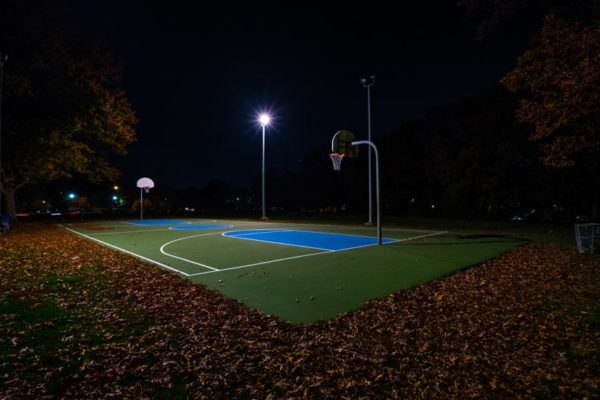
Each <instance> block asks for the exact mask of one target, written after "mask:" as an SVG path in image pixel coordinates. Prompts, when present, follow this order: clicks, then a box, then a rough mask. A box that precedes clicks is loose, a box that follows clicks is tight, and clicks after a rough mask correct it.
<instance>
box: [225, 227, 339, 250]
mask: <svg viewBox="0 0 600 400" xmlns="http://www.w3.org/2000/svg"><path fill="white" fill-rule="evenodd" d="M229 232H240V231H227V232H223V233H222V234H221V235H223V236H224V237H230V238H234V239H242V240H251V241H253V242H261V243H271V244H279V245H282V246H288V247H300V248H302V249H314V250H323V251H331V249H324V248H321V247H314V246H301V245H299V244H291V243H283V242H275V241H272V240H264V239H253V238H247V237H245V236H250V235H254V234H256V235H261V234H265V233H276V232H294V230H293V229H278V230H274V231H273V230H271V231H269V232H259V233H248V234H246V235H235V236H229V235H226V233H229ZM299 232H308V231H299Z"/></svg>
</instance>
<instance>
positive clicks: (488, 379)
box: [0, 226, 600, 399]
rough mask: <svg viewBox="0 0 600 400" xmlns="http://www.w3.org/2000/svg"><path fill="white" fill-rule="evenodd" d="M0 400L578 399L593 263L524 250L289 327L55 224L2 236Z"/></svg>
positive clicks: (597, 360) (591, 332) (597, 349)
mask: <svg viewBox="0 0 600 400" xmlns="http://www.w3.org/2000/svg"><path fill="white" fill-rule="evenodd" d="M0 270H1V274H0V293H2V294H1V295H0V398H11V399H19V398H46V397H47V398H109V397H110V398H115V397H116V398H186V397H189V398H200V399H221V398H222V399H233V398H267V399H274V398H298V399H300V398H310V399H315V398H337V399H358V398H373V399H374V398H426V399H434V398H440V399H448V398H460V399H464V398H517V397H541V398H585V397H593V396H598V395H599V394H600V387H599V385H600V376H599V375H598V373H597V372H598V369H599V366H600V322H599V321H600V319H599V318H600V308H599V307H598V296H599V295H600V273H599V272H600V262H599V260H598V258H597V257H596V258H591V257H584V256H580V255H578V254H577V253H576V252H575V250H574V249H573V248H561V247H559V246H556V245H541V244H531V245H527V246H523V247H521V248H518V249H516V250H514V251H512V252H510V253H508V254H505V255H504V256H501V257H499V258H498V259H496V260H493V261H490V262H487V263H484V264H483V265H480V266H476V267H473V268H470V269H468V270H465V271H463V272H460V273H457V274H454V275H452V276H450V277H446V278H443V279H439V280H437V281H435V282H431V283H429V284H425V285H422V286H420V287H418V288H415V289H412V290H406V291H403V292H399V293H396V294H394V295H390V296H387V297H385V298H382V299H378V300H374V301H371V302H369V303H368V304H366V305H364V306H363V307H362V308H361V309H359V310H357V311H355V312H351V313H348V314H346V315H341V316H339V317H337V318H335V319H333V320H330V321H323V322H318V323H315V324H311V325H292V324H289V323H285V322H282V321H279V320H277V319H276V318H273V317H271V316H268V315H264V314H262V313H260V312H258V311H255V310H251V309H248V308H247V307H245V306H244V305H243V304H241V303H239V302H237V301H235V300H231V299H227V298H224V297H223V296H222V295H220V294H219V293H218V292H215V291H212V290H208V289H206V288H205V287H203V286H200V285H195V284H192V283H190V282H188V281H186V280H184V279H182V278H180V277H177V276H175V275H173V274H170V273H166V272H164V271H161V270H160V269H158V268H157V267H155V266H153V265H150V264H146V263H144V262H141V261H139V260H137V259H135V258H132V257H129V256H127V255H123V254H120V253H117V252H114V251H112V250H109V249H107V248H104V247H101V246H99V245H97V244H95V243H93V242H91V241H86V240H85V239H82V238H78V237H76V236H73V235H71V234H69V233H67V232H66V231H63V230H60V228H56V227H50V226H47V227H39V226H38V227H21V228H19V230H18V231H15V232H12V233H10V234H7V235H2V236H0Z"/></svg>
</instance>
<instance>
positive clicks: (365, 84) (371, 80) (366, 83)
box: [360, 75, 375, 225]
mask: <svg viewBox="0 0 600 400" xmlns="http://www.w3.org/2000/svg"><path fill="white" fill-rule="evenodd" d="M360 83H362V85H363V87H365V88H367V119H368V128H369V129H368V132H369V139H368V140H369V142H371V86H373V85H374V84H375V75H371V76H369V77H368V78H362V79H361V80H360ZM371 151H372V150H371V146H369V222H367V224H369V225H373V184H372V183H371Z"/></svg>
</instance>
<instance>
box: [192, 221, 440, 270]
mask: <svg viewBox="0 0 600 400" xmlns="http://www.w3.org/2000/svg"><path fill="white" fill-rule="evenodd" d="M446 233H448V231H442V232H435V233H430V234H428V235H421V236H413V237H410V238H405V239H398V240H395V241H393V242H388V243H386V244H385V245H388V244H392V243H398V242H406V241H409V240H415V239H421V238H424V237H430V236H437V235H443V234H446ZM233 237H235V236H233ZM370 246H376V244H367V245H364V246H356V247H350V248H347V249H341V250H328V251H321V252H318V253H310V254H302V255H299V256H294V257H286V258H278V259H276V260H270V261H263V262H258V263H253V264H246V265H238V266H237V267H231V268H223V269H221V270H220V271H205V272H198V273H195V274H190V275H189V276H198V275H206V274H213V273H215V272H225V271H229V270H233V269H242V268H249V267H256V266H258V265H264V264H272V263H276V262H280V261H286V260H293V259H296V258H302V257H310V256H317V255H320V254H328V253H339V252H342V251H346V250H353V249H358V248H362V247H370Z"/></svg>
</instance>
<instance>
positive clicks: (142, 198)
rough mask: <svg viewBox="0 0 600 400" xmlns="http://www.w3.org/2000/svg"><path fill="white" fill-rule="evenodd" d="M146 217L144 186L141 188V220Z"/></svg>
mask: <svg viewBox="0 0 600 400" xmlns="http://www.w3.org/2000/svg"><path fill="white" fill-rule="evenodd" d="M143 219H144V188H140V220H143Z"/></svg>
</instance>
